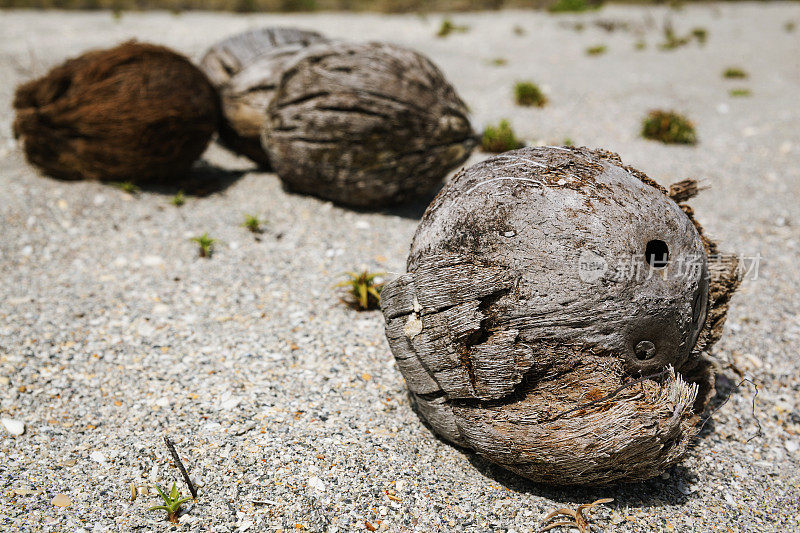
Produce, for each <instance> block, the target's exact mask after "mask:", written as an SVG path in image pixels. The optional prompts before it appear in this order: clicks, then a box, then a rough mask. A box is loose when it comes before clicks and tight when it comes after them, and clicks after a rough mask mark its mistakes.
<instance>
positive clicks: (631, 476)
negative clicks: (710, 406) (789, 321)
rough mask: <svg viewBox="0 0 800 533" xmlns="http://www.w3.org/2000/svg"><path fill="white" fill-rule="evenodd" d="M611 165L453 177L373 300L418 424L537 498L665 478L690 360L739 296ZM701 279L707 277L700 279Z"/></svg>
mask: <svg viewBox="0 0 800 533" xmlns="http://www.w3.org/2000/svg"><path fill="white" fill-rule="evenodd" d="M696 192H697V187H696V183H694V182H691V181H686V182H682V183H681V184H679V185H678V186H677V187H675V188H674V190H673V194H674V199H673V198H670V196H669V194H668V193H667V192H666V191H665V190H664V189H663V188H661V187H660V186H659V185H658V184H656V183H655V182H654V181H652V180H650V179H649V178H648V177H647V176H645V175H644V174H642V173H641V172H639V171H637V170H635V169H632V168H630V167H627V166H625V165H623V164H622V162H621V161H620V159H619V157H618V156H617V155H616V154H613V153H610V152H605V151H600V150H597V151H592V150H588V149H585V148H556V147H544V148H524V149H521V150H515V151H512V152H507V153H505V154H503V155H500V156H496V157H493V158H491V159H488V160H486V161H484V162H482V163H479V164H476V165H474V166H472V167H470V168H468V169H465V170H462V171H461V172H460V173H459V174H458V175H457V176H456V177H455V178H454V179H453V180H452V181H451V182H450V183H448V184H447V185H446V186H445V188H444V189H443V190H442V192H440V193H439V195H438V196H437V197H436V199H435V200H434V201H433V203H432V204H431V205H430V206H429V207H428V210H427V211H426V213H425V215H424V216H423V219H422V221H421V223H420V225H419V228H418V229H417V232H416V235H415V236H414V240H413V243H412V245H411V253H410V255H409V258H408V264H407V270H408V273H407V274H404V275H402V276H400V277H398V278H396V279H394V280H393V281H391V282H389V283H388V284H387V285H386V286H385V288H384V289H383V292H382V309H383V313H384V316H385V319H386V336H387V338H388V340H389V345H390V347H391V349H392V352H393V353H394V355H395V357H396V360H397V365H398V367H399V368H400V370H401V372H402V373H403V376H404V377H405V380H406V383H407V385H408V388H409V390H410V393H411V397H412V399H413V402H414V403H415V404H416V407H417V409H418V411H419V413H420V414H421V415H422V416H423V417H424V418H425V419H426V420H427V421H428V422H429V423H430V425H431V426H432V427H433V429H434V430H435V431H436V432H437V433H438V434H439V435H441V436H442V437H444V438H445V439H447V440H449V441H451V442H453V443H456V444H459V445H461V446H466V447H469V448H472V449H474V450H475V451H476V452H478V453H479V454H481V455H483V456H485V457H487V458H488V459H489V460H491V461H493V462H495V463H498V464H500V465H502V466H504V467H506V468H508V469H510V470H513V471H514V472H517V473H519V474H521V475H523V476H525V477H528V478H530V479H532V480H535V481H540V482H545V483H552V484H560V485H576V484H586V485H592V484H594V485H597V484H608V483H613V482H618V481H637V480H644V479H647V478H650V477H653V476H655V475H657V474H660V473H662V472H663V471H664V470H665V469H666V468H668V467H669V466H671V465H673V464H675V463H676V462H677V461H678V460H679V459H680V458H681V456H682V455H683V454H684V452H685V451H686V447H687V445H688V444H689V441H690V439H691V438H692V437H693V436H694V435H695V433H696V432H697V429H696V422H697V420H698V416H697V413H699V412H700V411H702V410H703V408H704V406H705V403H706V401H707V399H708V398H709V394H710V391H711V390H712V389H713V373H712V370H711V365H710V363H709V361H708V359H707V358H706V356H705V351H706V350H708V348H709V347H710V346H711V345H712V344H713V343H714V342H715V341H716V340H717V339H718V338H719V336H720V334H721V330H722V324H723V322H724V319H725V315H726V312H727V306H728V301H729V298H730V296H731V294H732V293H733V291H734V290H735V288H736V287H737V285H738V282H739V280H738V277H737V276H738V270H737V261H736V259H735V257H729V256H719V255H718V254H717V251H716V245H715V244H714V243H712V242H711V241H710V240H708V239H707V238H706V237H704V236H703V234H702V230H701V228H700V227H699V226H698V225H697V224H696V223H695V222H694V219H693V216H692V212H691V210H690V208H689V207H688V206H686V205H685V204H681V205H679V204H678V203H676V201H675V200H677V201H680V202H683V201H685V200H687V199H689V198H690V197H692V196H693V195H694V194H695V193H696ZM709 273H711V276H710V278H709Z"/></svg>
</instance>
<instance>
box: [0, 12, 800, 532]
mask: <svg viewBox="0 0 800 533" xmlns="http://www.w3.org/2000/svg"><path fill="white" fill-rule="evenodd" d="M451 17H452V18H453V20H454V21H455V22H456V23H458V24H466V25H468V26H470V30H469V31H468V32H467V33H459V34H453V35H451V36H449V37H447V38H444V39H441V38H436V37H435V36H434V34H435V33H436V30H437V29H438V25H439V23H440V22H441V18H442V17H441V16H439V15H427V16H424V17H420V16H415V15H408V16H386V15H370V14H334V13H320V14H310V15H281V16H277V15H275V16H273V15H233V14H221V13H213V14H212V13H187V14H181V15H173V14H170V13H165V12H164V13H159V12H156V13H142V14H128V13H125V14H123V16H122V17H121V19H120V20H115V19H114V18H112V16H111V15H110V14H109V13H107V12H93V13H78V12H69V13H67V12H57V11H51V12H26V11H5V12H3V14H2V17H0V34H2V35H3V36H4V39H3V40H2V44H0V80H2V81H0V107H1V108H2V109H5V110H6V113H3V114H2V115H0V224H2V229H3V238H2V239H0V276H1V277H0V279H2V284H0V417H2V419H3V423H2V427H0V457H2V461H0V529H2V530H4V531H56V530H58V531H73V532H80V531H91V532H94V531H109V530H114V531H133V530H146V531H168V530H192V531H196V530H204V531H277V530H281V529H284V530H287V531H288V530H296V529H300V530H304V529H305V530H310V531H365V530H371V529H370V528H376V529H377V530H381V531H383V530H387V531H421V532H428V531H516V532H523V531H535V530H537V529H538V528H539V526H540V525H541V520H542V518H543V517H544V516H545V515H546V514H547V513H548V512H549V511H551V510H553V509H556V508H560V507H565V506H566V507H571V508H575V507H576V506H577V505H579V504H582V503H589V502H591V501H594V500H596V499H598V498H603V497H613V498H614V499H615V501H614V502H613V503H610V504H606V505H601V506H599V507H598V508H596V509H595V510H594V511H593V512H592V513H591V522H592V524H593V526H594V527H595V528H596V529H597V530H603V531H612V530H613V531H642V532H645V531H647V532H649V531H752V532H762V531H788V530H795V529H796V528H798V527H800V524H798V518H797V517H798V513H800V510H799V509H798V486H800V474H798V473H799V472H800V468H798V461H800V451H799V448H800V398H799V396H800V395H799V394H798V390H800V375H799V374H798V372H797V371H796V363H795V361H796V359H797V346H798V345H799V344H800V304H798V301H799V300H800V299H799V298H798V295H800V279H799V278H798V275H797V262H798V258H799V257H800V229H799V228H800V209H799V208H798V198H800V165H798V161H799V160H800V106H798V105H797V97H798V92H799V91H800V59H798V57H800V56H798V54H797V50H798V49H800V30H795V31H794V32H793V33H789V32H787V31H785V29H784V24H785V23H786V22H787V21H790V20H794V21H796V22H800V10H798V6H797V4H796V3H769V4H761V3H759V4H748V3H736V4H706V5H696V6H686V7H684V8H682V9H680V10H670V9H668V8H666V7H632V6H614V7H608V8H604V9H602V10H600V11H597V12H592V13H589V14H583V15H562V16H554V15H549V14H546V13H541V12H521V11H501V12H491V13H479V14H456V15H452V16H451ZM665 19H671V20H672V22H673V25H674V27H675V30H676V33H677V34H679V35H683V34H687V33H689V32H690V31H691V29H692V28H694V27H697V26H701V27H705V28H707V30H708V42H707V43H706V44H705V45H704V46H700V45H698V44H697V43H692V44H689V45H687V46H684V47H680V48H678V49H675V50H672V51H662V50H659V49H658V47H657V44H658V43H659V42H661V41H662V33H661V29H660V28H661V24H662V22H663V21H664V20H665ZM576 21H579V22H582V23H583V25H584V29H583V30H582V31H579V30H578V29H576V27H575V22H576ZM597 21H601V22H603V21H604V22H606V24H603V25H604V26H607V27H608V26H610V25H609V24H607V23H608V22H613V23H614V24H611V26H615V27H617V28H618V29H616V30H615V31H612V32H609V31H607V30H605V29H603V28H602V27H601V26H599V25H597V24H596V22H597ZM265 24H296V25H299V26H302V27H305V28H309V29H316V30H319V31H322V32H324V33H327V34H328V35H331V36H334V37H347V38H352V37H354V36H357V37H358V38H360V39H364V40H366V39H385V40H389V41H394V42H397V43H399V44H403V45H408V46H411V47H413V48H416V49H418V50H420V51H421V52H423V53H425V54H427V55H429V56H430V57H431V58H432V59H433V60H434V61H435V62H436V63H437V64H439V65H440V66H441V68H442V69H443V71H444V72H445V74H446V75H447V76H448V77H449V78H450V80H451V81H452V82H453V84H454V85H455V87H457V89H458V90H459V92H460V94H461V96H462V97H463V98H464V100H465V101H466V102H467V103H468V105H469V106H470V108H471V110H472V112H473V116H474V120H475V124H476V127H477V128H481V127H483V126H485V125H487V124H489V123H493V122H496V121H498V120H499V119H501V118H504V117H508V118H510V119H511V120H512V124H513V125H514V127H515V128H516V130H517V132H518V134H520V135H521V136H522V137H523V138H525V139H527V140H528V141H529V142H531V143H553V142H561V141H562V140H563V139H564V138H565V137H569V138H570V139H572V141H573V142H575V143H576V144H579V145H586V146H591V147H603V148H606V149H610V150H613V151H616V152H618V153H620V155H621V156H622V157H623V160H625V161H626V162H627V163H629V164H632V165H634V166H636V167H638V168H641V169H642V170H644V171H646V172H647V173H648V174H650V175H651V176H652V177H654V178H655V179H657V180H658V181H659V182H661V183H664V184H666V183H670V182H674V181H678V180H680V179H683V178H686V177H695V178H700V179H701V180H702V181H703V183H704V184H705V185H706V186H708V187H710V190H709V191H706V192H705V193H703V194H702V195H701V196H700V197H699V198H698V199H696V200H695V201H693V205H694V207H695V210H696V212H697V213H698V215H699V219H700V220H701V222H702V223H703V224H704V225H705V226H706V228H707V231H708V232H709V233H710V234H711V235H713V237H714V238H716V239H718V240H719V241H720V243H721V245H722V246H723V249H725V250H735V251H737V252H739V253H741V254H744V255H746V256H757V255H759V254H760V256H761V261H760V263H759V269H758V276H757V279H753V278H754V277H755V276H754V275H753V274H752V273H751V275H750V276H749V279H748V280H746V281H745V283H744V286H743V288H742V290H741V292H740V293H739V294H738V295H736V296H735V299H734V304H733V306H732V309H731V315H730V318H729V322H728V326H727V334H726V336H725V338H724V339H723V341H722V342H721V343H720V344H719V345H718V346H717V348H716V350H715V356H716V358H717V359H718V360H719V362H720V368H721V373H722V374H721V378H720V392H721V394H720V396H719V397H718V399H717V401H716V404H715V405H716V406H717V407H719V410H718V411H717V412H716V413H715V415H714V417H713V419H712V420H710V421H709V422H708V423H707V424H706V426H705V428H704V430H703V432H702V437H701V438H700V439H698V441H697V443H696V445H695V446H694V447H693V448H692V450H691V451H690V453H689V454H688V456H687V458H686V459H685V460H684V461H683V462H682V463H681V464H680V465H679V466H677V467H675V468H674V469H672V470H671V471H670V472H668V473H667V474H665V475H664V476H662V477H661V478H658V479H655V480H652V481H650V482H647V483H643V484H637V485H623V486H619V487H613V488H605V489H560V488H553V487H545V486H540V485H535V484H532V483H529V482H527V481H525V480H523V479H521V478H519V477H516V476H514V475H512V474H509V473H507V472H505V471H502V470H501V469H499V468H497V467H494V466H492V465H490V464H488V463H487V462H485V461H484V460H482V459H481V458H480V457H477V456H474V455H471V454H469V453H465V452H464V451H463V450H459V449H457V448H454V447H453V446H450V445H447V444H445V443H443V442H442V441H439V440H437V439H436V438H435V437H434V436H433V435H432V433H431V432H430V431H429V430H428V429H427V428H426V427H425V426H424V425H423V424H422V423H421V422H420V420H419V419H418V417H417V416H416V415H415V414H414V412H413V411H412V410H411V409H410V408H409V404H408V399H407V396H406V392H405V387H404V384H403V381H402V379H401V377H400V374H399V372H398V371H397V369H396V368H395V364H394V361H393V359H392V356H391V354H390V353H389V350H388V347H387V344H386V341H385V339H384V337H383V319H382V318H381V315H380V313H379V312H367V313H357V312H355V311H352V310H350V309H349V308H347V307H345V306H343V305H342V304H341V303H340V301H339V295H338V293H337V292H336V291H335V290H334V289H333V288H332V286H333V285H334V284H335V283H336V282H338V281H340V280H341V279H342V274H341V273H342V271H345V270H351V269H353V268H358V267H360V266H361V265H364V266H366V267H368V268H370V269H372V270H380V271H386V272H388V273H390V274H389V275H391V274H392V273H397V272H401V271H402V269H403V266H404V261H405V256H406V253H407V250H408V245H409V242H410V239H411V236H412V234H413V232H414V229H415V227H416V224H417V219H418V217H419V215H420V213H421V210H422V209H423V208H424V205H422V204H420V205H414V206H407V207H403V208H398V209H394V210H388V211H384V212H354V211H350V210H346V209H341V208H338V207H334V206H332V205H331V204H329V203H325V202H322V201H319V200H316V199H313V198H306V197H301V196H297V195H292V194H288V193H286V192H284V191H283V190H282V188H281V186H280V183H279V181H278V180H277V179H276V178H275V176H274V175H271V174H265V173H260V172H257V171H255V170H254V169H253V168H252V167H251V166H250V164H249V163H248V162H247V161H246V160H244V159H242V158H238V157H235V156H233V155H231V154H230V153H228V152H226V151H224V150H223V149H222V148H219V147H217V146H212V147H210V148H209V150H208V152H207V153H206V154H205V156H204V159H205V164H204V166H203V167H202V168H201V169H200V171H199V173H198V175H199V176H200V177H202V178H203V179H204V183H205V186H204V188H205V189H207V191H206V192H209V194H206V195H204V196H193V195H188V196H187V202H186V205H184V206H183V207H180V208H178V207H174V206H173V205H171V204H170V199H171V196H172V195H173V194H174V193H175V192H176V191H149V190H145V191H142V192H141V193H140V194H138V195H135V196H133V195H130V194H127V193H125V192H123V191H121V190H118V189H116V188H113V187H110V186H107V185H102V184H98V183H88V182H80V183H69V182H59V181H55V180H52V179H49V178H45V177H42V176H40V175H38V174H37V172H36V171H35V170H34V169H32V168H31V167H29V166H28V165H27V164H26V163H25V161H24V157H23V155H22V153H21V151H20V150H19V148H18V147H17V146H16V145H15V143H14V141H13V140H12V138H11V134H10V128H9V126H10V123H11V120H12V114H11V113H9V112H8V110H9V108H10V101H11V98H12V95H13V90H14V87H15V86H16V85H17V84H18V83H19V82H21V81H23V80H25V79H28V78H29V77H31V76H34V75H41V74H43V73H44V72H45V71H46V70H47V69H48V68H49V67H51V66H53V65H55V64H57V63H59V62H61V61H62V60H64V59H65V58H67V57H69V56H73V55H76V54H78V53H80V52H82V51H84V50H86V49H88V48H92V47H98V46H111V45H113V44H115V43H117V42H119V41H121V40H123V39H127V38H131V37H137V38H139V39H141V40H149V41H155V42H158V43H162V44H166V45H168V46H172V47H175V48H177V49H179V50H181V51H183V52H185V53H187V54H189V55H190V56H191V57H192V58H194V59H198V58H199V57H200V55H201V54H202V52H203V51H204V50H205V48H206V47H207V46H209V45H210V44H212V43H213V42H214V41H216V40H217V39H219V38H222V37H224V36H227V35H229V34H231V33H234V32H237V31H240V30H244V29H247V28H252V27H257V26H261V25H265ZM517 25H518V26H520V27H521V28H523V29H524V30H525V34H524V35H521V36H519V35H516V34H515V33H514V32H513V31H512V30H513V28H514V26H517ZM640 39H644V40H645V41H646V43H647V47H646V48H645V49H644V50H636V49H635V46H634V45H635V43H636V42H637V41H639V40H640ZM598 44H605V45H607V46H608V52H607V53H606V54H604V55H601V56H588V55H586V53H585V49H586V48H587V47H589V46H594V45H598ZM496 58H503V59H507V61H508V64H507V65H505V66H495V65H493V61H492V60H493V59H496ZM730 66H738V67H741V68H744V69H745V70H747V72H748V73H749V74H750V77H749V79H746V80H735V81H732V80H725V79H723V78H722V72H723V70H724V69H725V68H727V67H730ZM520 79H531V80H533V81H535V82H536V83H539V84H540V85H541V86H542V88H543V89H544V91H545V93H546V94H547V96H548V99H549V104H548V105H547V106H546V107H544V108H541V109H539V108H532V109H529V108H516V107H514V105H513V99H512V86H513V83H514V82H515V81H517V80H520ZM737 87H746V88H749V89H751V90H752V93H753V94H752V96H751V97H749V98H736V99H732V98H730V97H729V95H728V91H729V90H730V89H731V88H737ZM656 107H661V108H674V109H676V110H678V111H680V112H682V113H685V114H687V115H688V116H689V117H690V118H691V119H693V120H694V121H695V122H696V124H697V128H698V136H699V139H700V143H699V144H698V145H697V146H696V147H683V146H678V147H676V146H666V145H662V144H658V143H654V142H650V141H645V140H643V139H641V138H640V137H639V136H638V129H639V124H640V121H641V119H642V118H643V117H644V115H645V114H646V112H647V111H648V110H649V109H651V108H656ZM481 157H484V156H483V155H482V154H476V155H475V156H473V160H478V159H480V158H481ZM245 214H255V215H258V216H261V217H262V218H264V219H265V220H266V221H267V223H266V230H265V232H264V233H263V234H260V235H256V234H252V233H249V232H247V230H245V229H244V228H242V227H240V224H241V223H242V222H243V220H244V215H245ZM203 232H208V234H209V235H210V236H211V237H213V238H216V239H219V242H218V244H217V246H216V250H215V253H214V255H213V256H212V258H211V259H208V260H206V259H199V258H198V257H197V250H196V244H194V243H192V242H191V241H190V238H191V237H193V236H197V235H200V234H202V233H203ZM736 371H739V372H741V373H743V374H744V375H745V376H747V377H748V378H749V379H750V380H752V383H751V382H744V383H743V384H742V386H741V387H740V388H737V387H736V385H737V384H738V383H739V382H740V381H741V378H740V376H739V375H738V374H737V373H736ZM753 384H755V385H756V386H757V387H758V394H757V396H756V390H755V386H754V385H753ZM724 398H728V401H727V403H724V404H722V405H721V407H720V404H721V402H722V400H723V399H724ZM754 400H755V414H756V417H754V416H753V402H754ZM20 424H24V427H22V428H21V427H20ZM759 427H760V431H759ZM20 429H23V430H24V432H21V431H20ZM164 435H169V436H170V437H171V438H172V439H173V440H174V441H175V443H176V447H177V449H178V453H179V454H180V455H181V456H182V458H183V461H184V463H185V464H186V467H187V469H188V470H189V472H190V475H191V476H192V478H193V479H194V481H195V483H196V484H197V485H198V487H199V498H198V499H197V501H195V502H190V503H189V504H187V505H185V506H184V508H185V509H186V510H187V512H186V513H185V514H184V515H183V516H182V517H181V519H180V525H177V526H176V525H173V524H170V523H168V522H166V521H165V520H164V516H163V513H155V512H148V511H147V508H148V507H150V506H152V505H157V504H158V503H159V501H158V498H157V495H156V494H155V491H154V489H153V488H152V487H153V486H154V485H160V486H161V487H162V488H169V486H171V484H172V482H173V481H177V482H178V486H179V487H180V490H181V492H182V494H184V495H186V494H188V490H187V488H186V486H185V485H184V484H183V482H182V480H181V476H180V473H179V472H178V469H177V468H175V466H174V465H173V464H172V462H171V458H170V456H169V453H168V451H167V449H166V447H165V446H164V443H163V436H164ZM132 486H133V487H136V491H135V492H136V494H137V497H136V499H135V500H134V501H131V487H132ZM368 523H369V525H368Z"/></svg>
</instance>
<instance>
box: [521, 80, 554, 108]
mask: <svg viewBox="0 0 800 533" xmlns="http://www.w3.org/2000/svg"><path fill="white" fill-rule="evenodd" d="M514 101H515V102H516V103H517V105H521V106H525V107H531V106H535V107H543V106H544V105H545V104H546V103H547V97H546V96H545V95H544V93H543V92H542V90H541V89H540V88H539V86H538V85H536V84H535V83H533V82H531V81H518V82H517V83H516V85H514Z"/></svg>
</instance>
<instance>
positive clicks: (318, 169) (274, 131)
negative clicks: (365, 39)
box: [263, 43, 475, 207]
mask: <svg viewBox="0 0 800 533" xmlns="http://www.w3.org/2000/svg"><path fill="white" fill-rule="evenodd" d="M263 145H264V148H265V149H266V150H267V152H268V153H269V156H270V161H271V162H272V165H273V167H274V168H275V171H276V172H277V173H278V176H280V178H281V179H282V180H283V182H284V184H285V185H286V187H287V188H289V189H291V190H294V191H297V192H300V193H305V194H312V195H315V196H319V197H321V198H325V199H328V200H332V201H334V202H337V203H339V204H344V205H350V206H356V207H378V206H382V205H389V204H394V203H400V202H403V201H405V200H409V199H412V198H415V197H419V196H421V195H424V194H425V193H427V192H429V191H430V190H431V189H432V188H434V187H435V186H436V185H437V184H439V183H440V182H441V180H442V179H443V178H444V177H445V175H446V174H447V172H448V171H449V170H450V169H452V168H453V167H455V166H457V165H459V164H461V163H462V162H463V161H464V160H465V159H466V158H467V157H468V156H469V153H470V151H471V150H472V148H473V147H474V145H475V139H474V133H473V131H472V128H471V125H470V123H469V119H468V118H467V109H466V106H465V105H464V103H463V102H462V101H461V99H460V98H459V97H458V95H456V92H455V90H454V89H453V87H452V86H451V85H450V84H449V83H448V82H447V81H446V80H445V78H444V76H443V75H442V73H441V72H440V71H439V69H437V68H436V66H434V65H433V63H431V62H430V61H429V60H428V59H426V58H425V57H423V56H422V55H420V54H418V53H416V52H414V51H412V50H408V49H406V48H401V47H398V46H394V45H390V44H383V43H370V44H347V43H328V44H321V45H315V46H313V47H309V48H308V49H307V50H306V51H305V52H303V53H302V54H301V55H300V56H298V59H297V61H296V62H295V63H294V64H292V66H290V67H288V68H287V70H286V71H285V72H284V74H283V76H282V77H281V82H280V85H279V87H278V91H277V94H276V96H275V99H274V101H273V102H272V104H271V105H270V107H269V110H268V119H267V122H266V124H265V132H264V137H263Z"/></svg>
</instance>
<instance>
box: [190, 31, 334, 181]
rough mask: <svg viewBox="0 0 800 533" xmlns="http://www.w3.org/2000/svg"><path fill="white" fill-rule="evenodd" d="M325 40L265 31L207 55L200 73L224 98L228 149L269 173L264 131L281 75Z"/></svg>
mask: <svg viewBox="0 0 800 533" xmlns="http://www.w3.org/2000/svg"><path fill="white" fill-rule="evenodd" d="M324 40H325V38H324V37H323V36H322V35H320V34H319V33H317V32H313V31H305V30H299V29H296V28H282V27H276V28H262V29H258V30H253V31H248V32H244V33H240V34H237V35H234V36H232V37H229V38H227V39H225V40H223V41H220V42H219V43H217V44H215V45H214V46H212V47H211V48H210V49H209V50H208V52H206V54H205V56H203V59H202V60H201V61H200V67H201V68H202V69H203V71H204V72H205V73H206V75H207V76H208V77H209V79H210V80H211V83H213V84H214V86H215V87H216V88H217V89H218V90H219V93H220V99H221V101H222V115H223V117H222V118H223V120H222V124H221V125H220V133H219V140H220V142H221V143H222V144H223V145H224V146H226V147H228V148H230V149H231V150H233V151H234V152H238V153H240V154H243V155H245V156H247V157H249V158H250V159H251V160H253V161H254V162H256V163H258V164H259V165H261V166H262V167H264V168H269V166H270V165H269V157H268V156H267V153H266V152H265V151H264V149H263V148H262V147H261V131H262V130H263V127H264V120H265V115H266V111H267V107H269V104H270V102H271V101H272V98H273V97H274V95H275V89H276V86H277V84H278V81H279V80H280V76H281V73H282V72H283V70H284V68H286V66H287V64H288V63H289V62H290V61H291V60H292V59H294V56H295V55H296V54H297V53H298V52H299V51H301V50H303V49H304V48H306V47H307V46H308V45H310V44H312V43H318V42H322V41H324Z"/></svg>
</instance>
